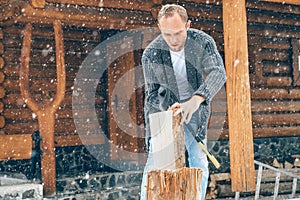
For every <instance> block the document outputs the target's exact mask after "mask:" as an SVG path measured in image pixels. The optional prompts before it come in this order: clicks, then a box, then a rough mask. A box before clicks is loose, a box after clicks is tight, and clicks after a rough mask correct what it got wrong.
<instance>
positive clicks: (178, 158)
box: [149, 111, 185, 169]
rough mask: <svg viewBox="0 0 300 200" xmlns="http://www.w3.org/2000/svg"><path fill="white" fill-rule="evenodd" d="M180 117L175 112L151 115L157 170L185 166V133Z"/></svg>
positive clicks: (152, 140)
mask: <svg viewBox="0 0 300 200" xmlns="http://www.w3.org/2000/svg"><path fill="white" fill-rule="evenodd" d="M180 119H181V118H180V116H179V115H178V116H176V117H173V111H165V112H158V113H153V114H150V115H149V121H150V130H151V142H152V149H153V161H154V165H155V168H157V169H178V168H181V167H184V166H185V143H184V141H185V140H184V132H183V128H182V126H181V125H180Z"/></svg>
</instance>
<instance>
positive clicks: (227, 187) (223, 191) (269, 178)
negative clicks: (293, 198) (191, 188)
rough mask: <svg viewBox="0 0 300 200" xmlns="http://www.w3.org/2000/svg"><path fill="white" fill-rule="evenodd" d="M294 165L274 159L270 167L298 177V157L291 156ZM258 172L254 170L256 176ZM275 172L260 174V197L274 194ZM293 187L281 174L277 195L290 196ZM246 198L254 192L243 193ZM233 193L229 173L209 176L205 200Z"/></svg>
mask: <svg viewBox="0 0 300 200" xmlns="http://www.w3.org/2000/svg"><path fill="white" fill-rule="evenodd" d="M292 157H293V158H295V159H294V163H289V162H287V161H286V162H285V163H280V162H278V160H277V159H274V160H273V162H272V164H271V166H273V167H275V168H278V169H281V170H284V171H286V172H289V173H292V174H294V175H298V176H299V175H300V155H294V156H292ZM257 172H258V170H256V175H257ZM276 176H277V174H276V172H274V171H271V170H268V169H264V170H263V173H262V179H261V180H262V181H261V185H260V195H261V196H271V195H273V193H274V186H275V180H276ZM292 186H293V178H292V177H289V176H286V175H284V174H281V176H280V184H279V194H291V192H292ZM296 191H297V193H300V184H297V189H296ZM243 194H245V195H246V196H254V192H248V193H243ZM234 196H235V193H234V192H232V190H231V176H230V173H216V174H211V175H210V182H209V185H208V191H207V195H206V198H207V199H217V198H227V197H234Z"/></svg>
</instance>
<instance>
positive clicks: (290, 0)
mask: <svg viewBox="0 0 300 200" xmlns="http://www.w3.org/2000/svg"><path fill="white" fill-rule="evenodd" d="M260 1H266V2H272V3H281V4H294V5H300V2H299V0H260Z"/></svg>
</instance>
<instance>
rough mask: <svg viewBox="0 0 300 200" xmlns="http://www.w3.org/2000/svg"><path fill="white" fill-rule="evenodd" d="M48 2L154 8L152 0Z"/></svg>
mask: <svg viewBox="0 0 300 200" xmlns="http://www.w3.org/2000/svg"><path fill="white" fill-rule="evenodd" d="M47 2H51V3H63V4H72V5H80V6H92V7H103V8H122V9H130V10H142V11H149V10H150V9H151V8H152V5H153V4H154V3H153V2H152V1H142V2H141V1H139V0H129V1H125V2H122V3H121V2H120V0H101V1H99V0H89V1H84V0H47Z"/></svg>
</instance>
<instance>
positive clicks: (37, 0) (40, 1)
mask: <svg viewBox="0 0 300 200" xmlns="http://www.w3.org/2000/svg"><path fill="white" fill-rule="evenodd" d="M29 2H30V4H31V5H32V6H33V7H34V8H44V7H45V4H46V0H29Z"/></svg>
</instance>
